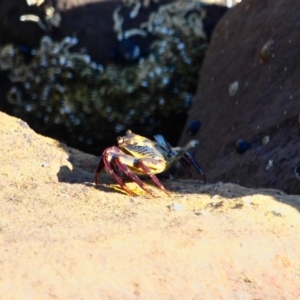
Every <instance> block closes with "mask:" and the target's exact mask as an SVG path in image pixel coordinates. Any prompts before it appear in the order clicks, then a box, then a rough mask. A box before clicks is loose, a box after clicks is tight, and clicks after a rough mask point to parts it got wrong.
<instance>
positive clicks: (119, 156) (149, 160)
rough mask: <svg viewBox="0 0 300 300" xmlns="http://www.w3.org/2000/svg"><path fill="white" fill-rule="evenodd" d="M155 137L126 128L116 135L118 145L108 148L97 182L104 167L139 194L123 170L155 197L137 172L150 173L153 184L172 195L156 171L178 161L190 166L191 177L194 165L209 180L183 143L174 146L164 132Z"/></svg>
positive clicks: (100, 165)
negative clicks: (119, 134)
mask: <svg viewBox="0 0 300 300" xmlns="http://www.w3.org/2000/svg"><path fill="white" fill-rule="evenodd" d="M154 139H155V141H152V140H150V139H148V138H145V137H143V136H140V135H137V134H134V133H132V131H131V130H127V132H126V135H125V136H122V137H118V138H117V142H118V146H113V147H109V148H106V149H105V150H104V151H103V153H102V155H101V157H100V161H99V164H98V166H97V169H96V171H95V184H96V185H98V178H99V176H100V173H101V171H102V170H103V169H105V170H106V172H108V174H110V175H111V176H112V178H113V179H114V180H115V181H116V182H117V183H118V184H119V185H120V186H121V188H122V189H123V190H125V191H126V192H127V193H128V194H129V195H131V196H137V195H136V194H135V193H134V192H133V191H132V190H130V189H129V187H128V186H127V185H126V183H125V182H124V180H123V179H122V177H121V175H120V174H125V175H127V176H128V177H129V178H130V179H131V180H133V181H134V182H136V183H137V184H138V185H139V186H140V187H141V188H142V189H143V190H144V191H146V193H148V194H150V195H151V196H153V197H155V194H154V193H153V191H152V190H151V189H149V188H148V187H147V186H146V185H145V184H144V183H143V182H142V181H141V179H140V178H139V177H138V176H137V175H148V176H149V177H150V178H151V180H152V181H153V182H154V184H155V185H156V186H157V187H158V188H160V189H161V190H162V191H163V192H165V193H166V194H167V195H168V196H171V194H170V192H169V191H168V190H167V189H166V188H165V187H164V186H163V185H162V183H161V182H160V181H159V179H158V178H157V177H156V176H155V174H159V173H162V172H164V171H166V170H168V169H169V168H170V166H171V165H172V164H173V163H174V162H176V161H179V162H180V163H181V164H182V165H183V167H184V168H185V169H186V170H187V174H188V177H189V178H192V172H191V166H194V167H195V169H196V170H197V172H198V173H199V174H200V175H201V177H202V180H203V181H204V182H206V177H205V174H204V172H203V170H202V169H201V167H200V166H199V164H198V163H197V162H196V161H195V160H194V159H193V157H192V156H191V155H190V154H189V153H188V152H187V151H186V150H185V149H184V148H181V147H172V146H171V145H170V144H169V143H168V142H167V141H166V140H165V138H164V137H163V136H162V135H159V134H157V135H155V136H154Z"/></svg>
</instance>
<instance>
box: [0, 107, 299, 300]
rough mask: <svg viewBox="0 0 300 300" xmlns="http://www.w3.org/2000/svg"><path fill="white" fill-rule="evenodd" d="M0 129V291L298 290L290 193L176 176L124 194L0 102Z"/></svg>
mask: <svg viewBox="0 0 300 300" xmlns="http://www.w3.org/2000/svg"><path fill="white" fill-rule="evenodd" d="M0 139H1V144H0V153H1V155H0V265H1V272H0V299H53V298H56V299H289V300H290V299H299V297H300V286H299V281H300V250H299V249H300V235H299V231H300V218H299V209H300V198H299V196H291V195H286V194H285V193H284V192H281V191H279V190H271V189H257V190H255V189H247V188H243V187H241V186H239V185H236V184H230V183H227V184H222V183H218V184H206V185H203V184H201V183H200V182H198V181H197V180H192V181H185V180H178V181H163V183H164V184H165V186H166V187H167V188H168V189H169V190H170V191H171V192H172V194H173V196H172V197H170V198H169V197H165V196H164V195H162V194H161V193H159V192H158V191H156V193H157V194H158V197H157V198H155V199H153V198H150V197H148V196H140V197H135V198H132V197H130V196H127V195H125V194H122V193H119V192H117V191H115V190H114V189H113V183H112V180H111V179H110V178H108V177H107V176H105V175H104V174H103V175H102V177H101V183H102V185H100V186H99V187H97V188H96V187H95V186H94V184H93V182H92V181H93V171H94V169H95V166H96V165H97V162H98V158H97V157H94V156H91V155H87V154H84V153H82V152H79V151H78V150H75V149H71V148H68V147H66V146H65V145H63V144H61V143H59V142H57V141H55V140H52V139H49V138H45V137H43V136H40V135H37V134H36V133H35V132H33V131H32V130H31V129H30V128H29V127H28V125H27V124H26V123H25V122H23V121H21V120H19V119H15V118H13V117H10V116H7V115H5V114H3V113H0ZM151 188H152V189H154V187H151Z"/></svg>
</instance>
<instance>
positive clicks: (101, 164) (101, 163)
mask: <svg viewBox="0 0 300 300" xmlns="http://www.w3.org/2000/svg"><path fill="white" fill-rule="evenodd" d="M103 168H104V162H103V155H101V157H100V161H99V164H98V166H97V169H96V171H95V176H94V180H95V184H96V185H97V184H98V183H99V181H98V178H99V176H100V173H101V171H102V170H103Z"/></svg>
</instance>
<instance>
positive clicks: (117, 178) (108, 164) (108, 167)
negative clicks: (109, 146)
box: [102, 151, 137, 196]
mask: <svg viewBox="0 0 300 300" xmlns="http://www.w3.org/2000/svg"><path fill="white" fill-rule="evenodd" d="M106 152H107V151H104V152H103V155H102V157H103V163H104V165H105V170H106V171H107V172H108V173H109V174H110V175H111V176H112V177H113V178H114V180H115V181H116V182H117V183H118V184H119V185H120V186H121V188H122V189H123V190H125V191H126V192H127V193H128V194H129V195H131V196H137V195H136V194H135V193H134V192H132V191H131V190H130V189H129V188H128V187H127V185H126V184H125V182H124V181H123V180H122V178H121V177H120V176H119V175H118V174H117V173H115V172H114V170H113V168H112V166H111V164H113V163H114V161H117V160H116V158H117V157H116V156H113V157H112V158H111V162H109V160H108V159H107V153H106Z"/></svg>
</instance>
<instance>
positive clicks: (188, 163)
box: [179, 157, 192, 179]
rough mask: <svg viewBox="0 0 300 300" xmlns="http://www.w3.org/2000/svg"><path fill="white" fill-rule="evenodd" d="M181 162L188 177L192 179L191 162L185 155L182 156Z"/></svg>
mask: <svg viewBox="0 0 300 300" xmlns="http://www.w3.org/2000/svg"><path fill="white" fill-rule="evenodd" d="M179 162H180V163H181V165H182V166H183V167H184V168H185V169H186V172H187V177H188V179H191V178H192V172H191V164H190V162H189V161H188V160H187V159H186V158H185V157H182V158H180V159H179Z"/></svg>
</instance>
